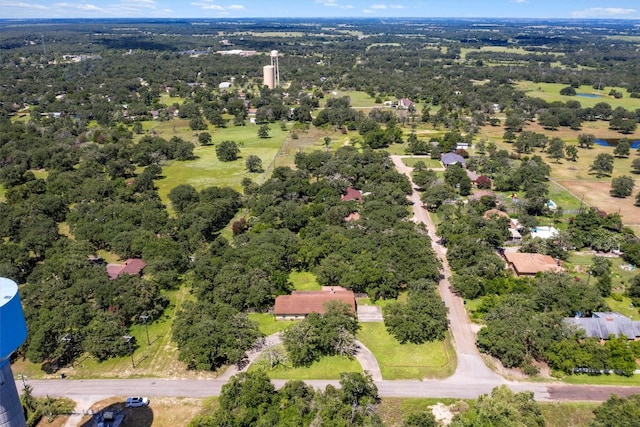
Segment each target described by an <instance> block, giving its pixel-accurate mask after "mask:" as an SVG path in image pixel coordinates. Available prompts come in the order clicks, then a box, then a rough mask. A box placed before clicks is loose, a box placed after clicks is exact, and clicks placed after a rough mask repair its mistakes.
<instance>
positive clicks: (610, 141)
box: [595, 138, 640, 150]
mask: <svg viewBox="0 0 640 427" xmlns="http://www.w3.org/2000/svg"><path fill="white" fill-rule="evenodd" d="M618 141H620V138H604V139H596V141H595V142H596V144H598V145H601V146H603V147H615V146H616V145H618ZM630 142H631V149H632V150H636V149H637V148H638V147H640V140H636V141H630Z"/></svg>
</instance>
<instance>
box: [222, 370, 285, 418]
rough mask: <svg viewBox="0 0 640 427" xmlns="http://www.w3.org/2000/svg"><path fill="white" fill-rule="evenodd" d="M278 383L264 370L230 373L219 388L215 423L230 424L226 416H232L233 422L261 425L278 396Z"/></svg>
mask: <svg viewBox="0 0 640 427" xmlns="http://www.w3.org/2000/svg"><path fill="white" fill-rule="evenodd" d="M276 396H277V395H276V391H275V387H274V386H273V384H272V383H271V380H270V379H269V376H268V375H267V374H266V372H265V371H263V370H257V371H253V372H240V373H239V374H237V375H235V376H233V377H231V379H230V380H229V382H228V383H226V384H225V385H223V386H222V389H221V391H220V400H219V401H220V409H218V411H217V412H216V414H215V415H214V419H215V420H216V421H217V422H216V423H214V425H218V426H222V425H228V424H226V423H225V422H224V421H223V420H233V424H231V425H233V426H239V427H252V426H255V425H259V424H258V421H259V420H261V419H262V418H263V417H264V416H265V415H266V414H267V413H268V412H269V410H270V409H271V408H270V407H271V405H272V404H273V402H274V400H275V399H276Z"/></svg>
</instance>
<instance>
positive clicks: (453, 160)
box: [440, 153, 467, 168]
mask: <svg viewBox="0 0 640 427" xmlns="http://www.w3.org/2000/svg"><path fill="white" fill-rule="evenodd" d="M440 161H441V162H442V165H443V166H444V167H445V168H447V167H449V166H451V165H456V164H461V165H462V167H463V168H465V167H467V161H466V160H465V159H464V157H462V156H461V155H459V154H456V153H445V154H443V155H442V157H440Z"/></svg>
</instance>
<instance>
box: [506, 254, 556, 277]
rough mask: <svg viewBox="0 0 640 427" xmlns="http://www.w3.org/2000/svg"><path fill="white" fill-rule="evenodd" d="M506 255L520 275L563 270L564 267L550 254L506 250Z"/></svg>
mask: <svg viewBox="0 0 640 427" xmlns="http://www.w3.org/2000/svg"><path fill="white" fill-rule="evenodd" d="M504 257H505V259H506V260H507V262H508V263H509V265H511V266H512V267H513V269H514V270H515V272H516V273H517V274H518V275H534V274H536V273H542V272H546V271H562V267H560V266H559V265H558V263H557V262H556V260H554V259H553V258H552V257H550V256H549V255H542V254H528V253H522V252H505V254H504Z"/></svg>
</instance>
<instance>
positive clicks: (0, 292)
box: [0, 277, 27, 367]
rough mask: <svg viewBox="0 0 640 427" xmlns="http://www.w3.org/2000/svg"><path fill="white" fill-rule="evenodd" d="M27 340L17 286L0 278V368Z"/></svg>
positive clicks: (8, 280)
mask: <svg viewBox="0 0 640 427" xmlns="http://www.w3.org/2000/svg"><path fill="white" fill-rule="evenodd" d="M26 339H27V322H26V321H25V319H24V313H23V311H22V304H21V303H20V297H19V296H18V285H17V284H16V282H14V281H13V280H10V279H5V278H4V277H0V367H1V366H3V365H5V364H6V363H7V362H8V361H9V357H10V356H11V353H13V352H14V351H16V349H17V348H18V347H20V346H21V345H22V343H23V342H24V341H25V340H26Z"/></svg>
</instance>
